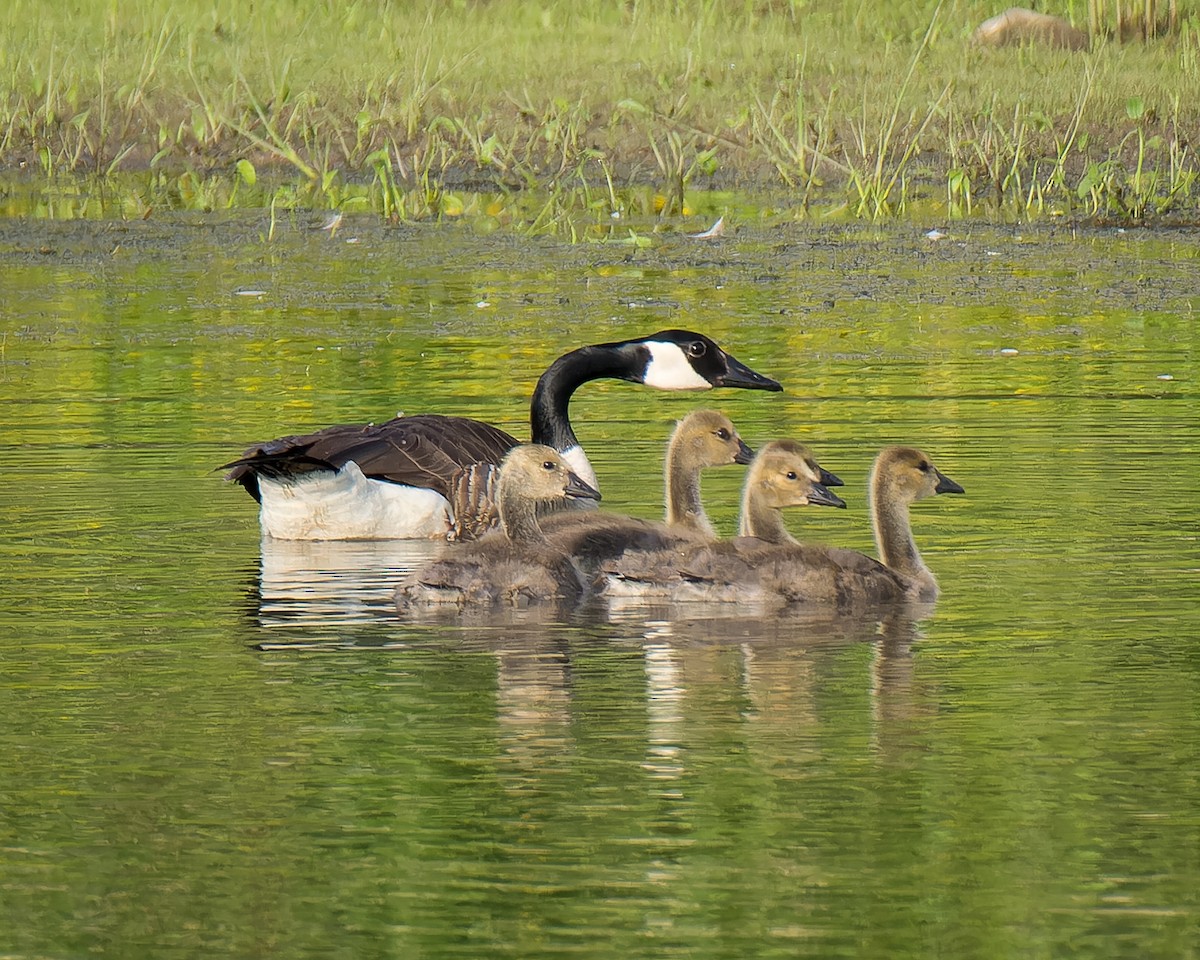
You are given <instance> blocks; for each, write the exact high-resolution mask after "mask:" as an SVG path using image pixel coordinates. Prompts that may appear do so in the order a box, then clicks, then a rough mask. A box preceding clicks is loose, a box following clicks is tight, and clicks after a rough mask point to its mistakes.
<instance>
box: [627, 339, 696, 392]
mask: <svg viewBox="0 0 1200 960" xmlns="http://www.w3.org/2000/svg"><path fill="white" fill-rule="evenodd" d="M646 349H648V350H649V351H650V362H649V363H648V364H646V375H645V376H644V377H643V378H642V383H644V384H645V385H646V386H648V387H654V388H656V389H658V390H711V389H712V384H711V383H709V382H708V381H707V380H705V379H704V378H703V377H702V376H700V374H698V373H697V372H696V371H695V370H694V369H692V365H691V364H690V363H688V359H687V357H686V356H684V353H683V351H682V350H681V349H680V348H679V347H677V346H676V345H675V344H673V343H661V342H660V343H654V342H649V343H647V344H646Z"/></svg>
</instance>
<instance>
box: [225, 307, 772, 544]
mask: <svg viewBox="0 0 1200 960" xmlns="http://www.w3.org/2000/svg"><path fill="white" fill-rule="evenodd" d="M601 378H610V379H618V380H627V381H630V382H633V383H641V384H644V385H646V386H649V387H654V388H656V389H660V390H703V389H709V388H712V387H740V388H743V389H750V390H769V391H778V390H781V389H783V388H782V387H781V386H780V385H779V384H778V383H777V382H776V381H774V380H772V379H770V378H769V377H764V376H762V375H761V374H759V373H756V372H755V371H753V370H751V369H750V368H749V367H747V366H746V365H745V364H743V363H741V362H740V361H739V360H737V359H736V358H734V357H732V356H730V355H729V354H728V353H726V352H725V351H724V350H722V349H721V347H720V346H718V345H717V344H716V343H715V342H714V341H713V340H711V339H709V338H708V337H706V336H704V335H703V334H699V333H692V332H690V331H686V330H663V331H660V332H659V333H656V334H652V335H651V336H648V337H639V338H636V339H632V340H621V341H616V342H613V343H600V344H593V345H590V346H585V347H580V348H579V349H577V350H572V351H571V352H570V353H567V354H565V355H563V356H561V357H559V358H558V359H557V360H555V361H554V363H552V364H551V365H550V367H549V368H548V369H547V370H546V372H545V373H544V374H543V375H542V377H541V379H540V380H539V381H538V384H537V387H536V389H535V390H534V393H533V398H532V401H531V403H530V423H531V427H532V433H533V442H535V443H543V444H546V445H548V446H550V447H553V448H554V449H555V450H556V451H557V452H558V453H560V454H562V455H564V456H565V457H566V458H567V462H568V463H569V464H570V465H571V467H572V469H574V470H575V472H576V473H577V474H578V475H579V477H580V478H581V479H583V480H584V481H586V482H587V483H589V484H591V485H593V486H595V472H594V471H593V470H592V466H591V463H590V462H589V461H588V459H587V457H586V456H585V455H584V453H583V451H582V449H581V448H580V446H579V440H578V439H577V438H576V436H575V431H574V429H573V428H572V426H571V421H570V417H569V412H568V407H569V404H570V400H571V397H572V395H573V394H574V392H575V390H576V389H577V388H578V387H580V386H581V385H582V384H585V383H588V382H589V381H591V380H597V379H601ZM517 442H518V441H517V440H516V438H514V437H513V436H511V435H510V434H508V433H506V432H505V431H503V430H500V429H498V428H496V427H493V426H491V425H489V424H486V423H483V422H481V421H478V420H471V419H468V418H466V417H448V416H442V415H439V414H418V415H414V416H400V417H397V418H395V419H393V420H389V421H387V422H386V423H381V424H366V425H361V424H353V425H340V426H333V427H327V428H325V429H323V430H318V431H317V432H315V433H310V434H304V435H295V436H288V437H282V438H280V439H278V440H271V441H268V442H266V443H260V444H255V445H254V446H252V447H250V448H249V449H248V450H246V452H245V453H244V454H243V455H242V456H241V457H239V458H238V459H237V460H234V461H232V462H231V463H228V464H226V465H225V466H224V467H223V468H222V469H227V470H228V471H229V473H228V474H227V475H226V478H227V479H229V480H232V481H234V482H236V483H238V484H240V485H241V486H243V487H244V488H245V489H246V490H247V492H249V493H250V495H251V496H253V497H254V498H255V499H256V500H257V501H258V502H259V503H260V505H261V507H260V514H259V518H260V522H261V525H262V532H263V535H264V536H270V537H276V538H279V539H285V540H354V539H372V540H382V539H411V538H427V537H434V538H438V537H444V536H447V535H449V536H451V538H459V539H472V538H473V537H474V536H476V535H477V534H479V533H481V532H483V531H485V530H487V529H490V528H491V527H492V526H494V525H495V523H496V521H497V516H496V508H495V466H496V464H498V463H499V462H500V460H501V459H502V458H503V457H504V455H505V453H507V452H508V450H510V449H511V448H512V447H513V446H515V445H516V444H517Z"/></svg>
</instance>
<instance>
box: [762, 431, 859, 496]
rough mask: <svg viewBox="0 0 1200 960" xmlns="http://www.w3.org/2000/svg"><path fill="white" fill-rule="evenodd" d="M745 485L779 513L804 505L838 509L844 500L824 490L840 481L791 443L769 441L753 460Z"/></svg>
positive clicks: (794, 443) (839, 483)
mask: <svg viewBox="0 0 1200 960" xmlns="http://www.w3.org/2000/svg"><path fill="white" fill-rule="evenodd" d="M746 483H747V485H749V486H750V489H752V490H753V492H754V495H755V497H756V498H757V499H758V501H759V503H760V504H762V505H763V506H764V507H771V508H773V509H776V510H779V509H782V508H784V507H799V506H805V505H811V506H820V507H841V508H842V509H845V507H846V501H845V500H843V499H842V498H841V497H839V496H838V495H837V494H835V493H832V492H831V491H830V490H829V489H828V487H829V486H830V485H831V483H832V485H833V486H842V485H843V484H842V481H841V480H839V479H838V478H837V477H835V476H834V475H833V474H832V473H830V472H829V471H828V470H825V469H824V468H823V467H822V466H821V465H820V464H819V463H817V461H816V458H815V457H813V455H812V451H811V450H809V449H808V447H806V446H804V445H803V444H801V443H796V442H795V441H792V440H773V441H771V442H770V443H768V444H765V445H764V446H763V447H762V449H761V450H759V452H758V456H757V457H755V458H754V464H753V466H751V468H750V475H749V476H748V477H747V478H746Z"/></svg>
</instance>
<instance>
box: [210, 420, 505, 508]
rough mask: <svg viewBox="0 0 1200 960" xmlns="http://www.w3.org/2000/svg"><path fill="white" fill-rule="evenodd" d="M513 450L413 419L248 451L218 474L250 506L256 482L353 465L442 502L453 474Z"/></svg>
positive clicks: (457, 424) (476, 424) (463, 428)
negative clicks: (238, 489) (246, 495)
mask: <svg viewBox="0 0 1200 960" xmlns="http://www.w3.org/2000/svg"><path fill="white" fill-rule="evenodd" d="M517 442H518V441H517V440H516V438H515V437H513V436H511V435H509V434H507V433H505V432H504V431H503V430H500V429H499V428H497V427H493V426H491V425H490V424H487V423H482V422H480V421H479V420H470V419H468V418H466V417H445V416H441V415H440V414H432V413H430V414H419V415H417V416H413V417H397V418H396V419H394V420H389V421H387V423H380V424H365V425H361V426H360V425H357V424H348V425H341V426H335V427H326V428H325V429H324V430H318V431H317V432H316V433H309V434H305V435H303V436H292V437H281V438H280V439H278V440H270V441H268V442H266V443H260V444H255V445H254V446H252V447H250V448H249V449H248V450H247V451H246V452H245V453H244V454H242V456H241V457H239V458H238V459H237V460H234V461H233V462H232V463H227V464H225V466H224V467H223V468H222V469H227V470H229V473H228V474H226V476H225V478H226V479H227V480H233V481H234V482H236V483H240V484H241V485H242V486H243V487H245V488H246V490H247V492H249V494H250V495H251V496H252V497H254V499H255V500H258V499H260V496H259V491H258V477H259V476H260V475H261V476H265V477H270V478H272V479H286V478H287V477H292V476H297V475H299V474H304V473H311V472H313V471H318V470H339V469H341V468H342V467H344V466H345V465H346V464H347V463H349V462H350V461H352V460H353V461H354V462H355V463H357V464H358V467H359V469H360V470H362V472H363V474H364V475H365V476H368V477H371V478H372V479H375V480H386V481H388V482H391V483H403V484H406V485H408V486H413V487H427V488H428V489H430V490H435V491H437V492H438V493H440V494H441V495H442V496H444V497H447V498H449V496H450V494H451V489H452V484H453V482H454V477H455V475H456V474H458V473H460V472H461V471H462V470H464V469H465V468H467V467H469V466H470V465H471V464H476V463H499V462H500V460H501V459H503V457H504V454H505V453H507V452H508V451H509V450H510V449H511V448H512V447H514V446H516V445H517Z"/></svg>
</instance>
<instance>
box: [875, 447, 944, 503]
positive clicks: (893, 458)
mask: <svg viewBox="0 0 1200 960" xmlns="http://www.w3.org/2000/svg"><path fill="white" fill-rule="evenodd" d="M872 482H873V484H882V485H885V486H886V487H887V490H888V494H889V495H890V496H891V497H893V498H895V499H896V500H900V501H902V502H905V503H915V502H916V501H918V500H924V499H925V498H926V497H932V496H933V495H934V494H935V493H965V492H966V491H964V490H963V488H962V487H961V486H959V485H958V484H957V483H955V482H954V481H953V480H951V479H950V478H949V477H948V476H946V475H945V474H944V473H942V472H941V471H940V470H939V469H938V468H937V467H935V466H934V465H933V461H932V460H930V459H929V456H928V454H926V453H924V452H922V451H921V450H918V449H917V448H916V447H886V448H885V449H884V450H882V451H881V452H880V454H879V456H878V457H876V458H875V469H874V471H873V472H872Z"/></svg>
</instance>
